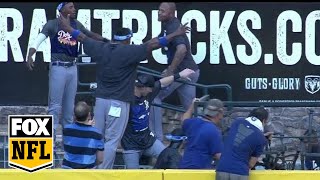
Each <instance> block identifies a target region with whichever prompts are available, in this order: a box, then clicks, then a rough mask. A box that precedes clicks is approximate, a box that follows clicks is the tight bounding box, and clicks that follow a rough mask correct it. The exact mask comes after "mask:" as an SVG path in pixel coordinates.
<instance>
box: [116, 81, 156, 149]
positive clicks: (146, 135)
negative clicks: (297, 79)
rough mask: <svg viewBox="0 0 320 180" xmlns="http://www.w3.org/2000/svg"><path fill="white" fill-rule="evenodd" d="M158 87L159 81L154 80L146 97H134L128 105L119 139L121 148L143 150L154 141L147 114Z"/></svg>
mask: <svg viewBox="0 0 320 180" xmlns="http://www.w3.org/2000/svg"><path fill="white" fill-rule="evenodd" d="M160 89H161V84H160V81H156V82H155V84H154V87H153V89H152V92H151V93H149V94H148V96H147V97H135V98H136V99H135V103H134V104H132V105H131V106H130V114H129V121H128V125H127V127H126V130H125V132H124V134H123V137H122V139H121V146H122V147H123V149H125V150H144V149H147V148H149V147H151V146H152V145H153V143H154V142H155V141H156V137H155V135H154V134H153V133H152V132H151V131H150V129H149V115H150V106H151V103H152V101H153V99H154V98H155V97H156V96H157V94H158V93H159V91H160Z"/></svg>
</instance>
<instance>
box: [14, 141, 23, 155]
mask: <svg viewBox="0 0 320 180" xmlns="http://www.w3.org/2000/svg"><path fill="white" fill-rule="evenodd" d="M19 142H20V145H21V146H20V145H19ZM19 142H18V141H12V148H13V151H12V152H13V154H12V159H24V144H25V143H26V142H25V141H19ZM17 153H18V156H19V157H18V156H17Z"/></svg>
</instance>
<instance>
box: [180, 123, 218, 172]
mask: <svg viewBox="0 0 320 180" xmlns="http://www.w3.org/2000/svg"><path fill="white" fill-rule="evenodd" d="M182 129H183V131H184V133H185V134H186V136H187V137H188V139H187V142H186V147H185V150H184V154H183V157H182V159H181V162H180V165H179V168H180V169H210V168H212V165H211V163H212V160H213V156H214V155H215V154H216V153H221V150H222V146H223V144H222V136H221V131H220V130H219V129H218V128H217V126H216V125H215V124H214V123H212V122H209V121H205V120H203V119H201V118H191V119H186V120H185V121H184V122H183V125H182Z"/></svg>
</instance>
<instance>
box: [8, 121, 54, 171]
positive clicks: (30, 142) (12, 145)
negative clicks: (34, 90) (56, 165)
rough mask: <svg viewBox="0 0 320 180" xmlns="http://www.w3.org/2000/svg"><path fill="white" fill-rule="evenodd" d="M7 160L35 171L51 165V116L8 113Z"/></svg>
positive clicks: (21, 167)
mask: <svg viewBox="0 0 320 180" xmlns="http://www.w3.org/2000/svg"><path fill="white" fill-rule="evenodd" d="M8 122H9V123H8V131H9V132H8V142H9V146H8V150H9V151H8V156H9V157H8V162H9V166H10V167H12V168H17V169H21V170H24V171H27V172H30V173H31V172H35V171H38V170H41V169H45V168H49V167H51V166H52V165H53V116H52V115H9V121H8Z"/></svg>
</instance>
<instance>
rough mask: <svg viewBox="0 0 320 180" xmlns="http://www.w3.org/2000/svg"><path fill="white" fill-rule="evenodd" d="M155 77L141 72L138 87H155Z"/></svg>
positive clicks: (138, 77) (137, 80)
mask: <svg viewBox="0 0 320 180" xmlns="http://www.w3.org/2000/svg"><path fill="white" fill-rule="evenodd" d="M154 82H155V80H154V77H153V76H151V75H148V74H139V75H138V76H137V79H136V83H135V85H136V86H138V87H151V88H152V87H153V86H154Z"/></svg>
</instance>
